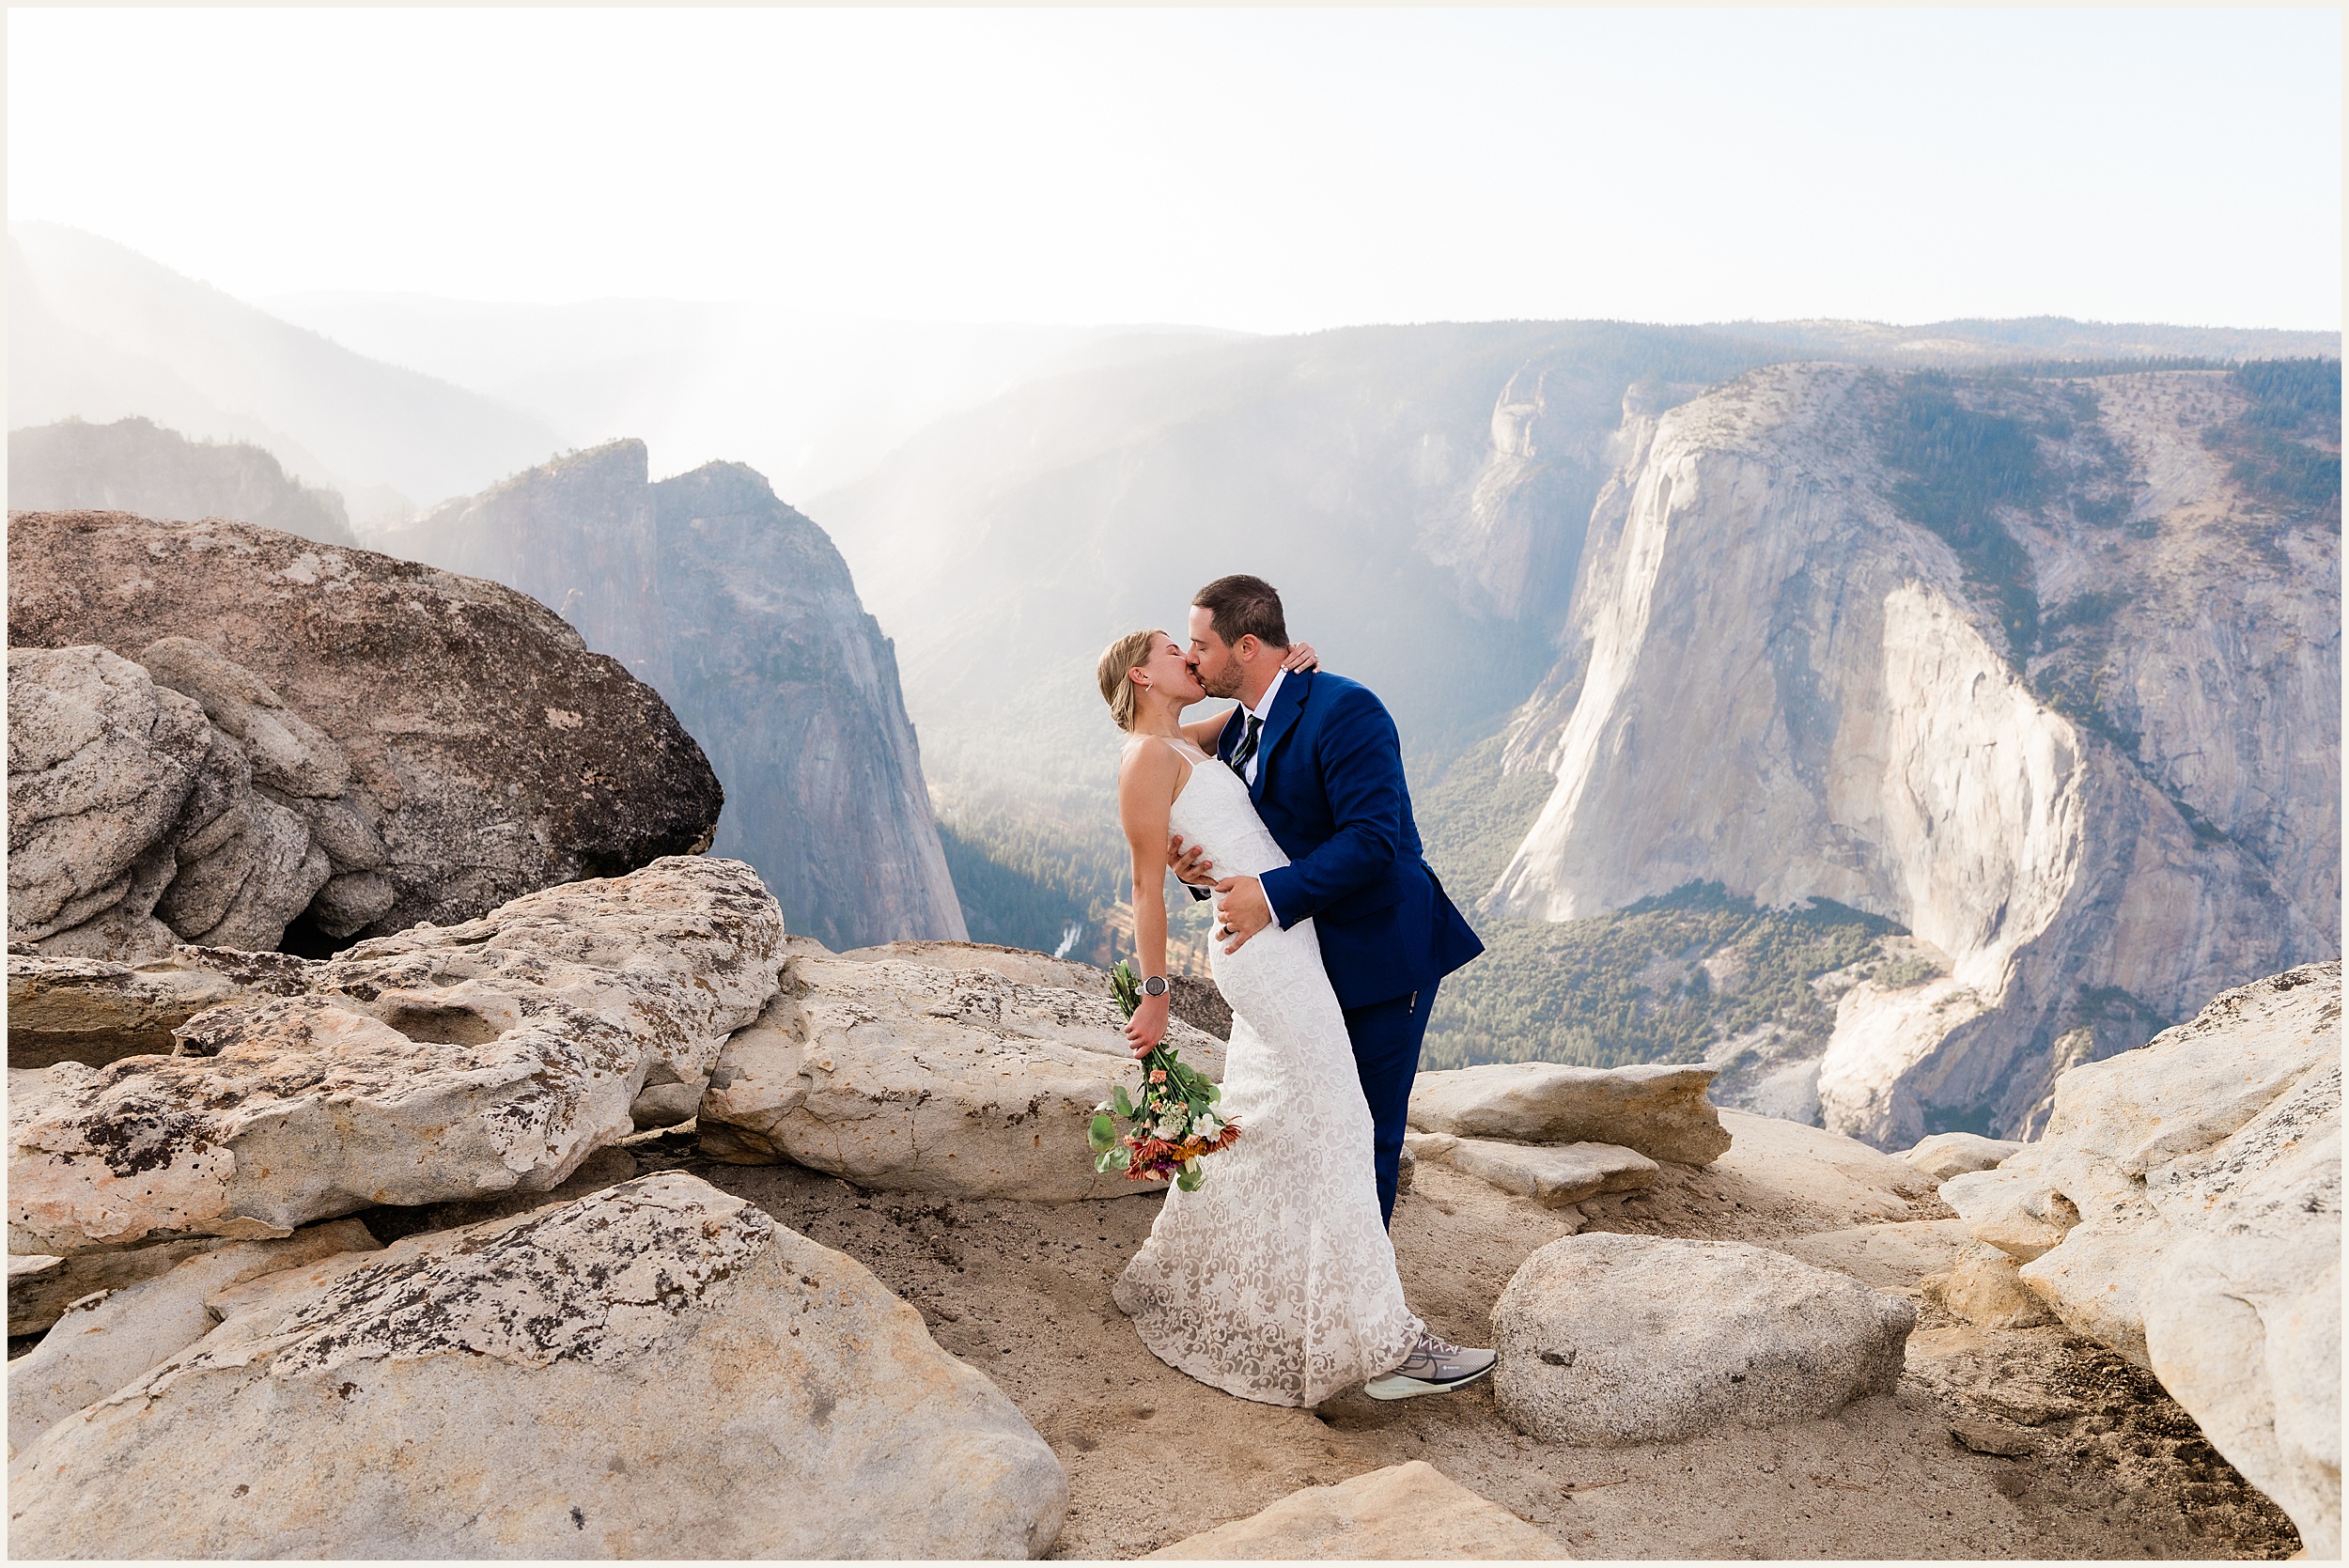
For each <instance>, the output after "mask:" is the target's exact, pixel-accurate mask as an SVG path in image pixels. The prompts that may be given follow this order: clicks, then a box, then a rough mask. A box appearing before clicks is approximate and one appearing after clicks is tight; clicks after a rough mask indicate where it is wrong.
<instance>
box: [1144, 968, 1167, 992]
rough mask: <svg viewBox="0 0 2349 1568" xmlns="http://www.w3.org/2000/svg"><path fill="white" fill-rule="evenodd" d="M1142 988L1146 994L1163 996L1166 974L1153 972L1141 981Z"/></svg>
mask: <svg viewBox="0 0 2349 1568" xmlns="http://www.w3.org/2000/svg"><path fill="white" fill-rule="evenodd" d="M1142 988H1143V992H1144V993H1146V994H1147V995H1150V996H1154V997H1159V996H1164V995H1166V976H1164V975H1162V974H1154V975H1152V976H1151V977H1150V978H1149V979H1147V980H1145V981H1143V983H1142Z"/></svg>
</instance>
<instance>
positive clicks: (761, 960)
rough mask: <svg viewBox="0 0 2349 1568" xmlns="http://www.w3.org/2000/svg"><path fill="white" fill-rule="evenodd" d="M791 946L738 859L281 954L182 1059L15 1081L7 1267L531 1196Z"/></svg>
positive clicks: (699, 1057) (128, 1061) (723, 1019)
mask: <svg viewBox="0 0 2349 1568" xmlns="http://www.w3.org/2000/svg"><path fill="white" fill-rule="evenodd" d="M783 940H784V938H783V920H782V914H781V911H780V910H778V909H777V908H776V907H775V903H774V900H773V899H772V898H771V897H770V896H769V895H768V893H767V892H766V890H765V888H764V887H763V886H761V885H760V883H759V881H758V878H757V877H756V875H755V874H754V872H752V870H751V869H750V868H749V867H748V866H746V865H743V864H742V863H741V862H735V861H713V860H708V859H703V858H699V857H683V856H678V857H672V858H670V859H667V860H663V861H660V862H655V863H654V864H653V865H651V866H648V867H646V869H645V870H643V871H641V872H637V873H634V874H632V875H631V876H629V877H615V878H612V879H610V880H605V881H593V882H582V883H573V884H568V885H567V886H564V887H561V888H552V889H548V890H546V891H544V892H542V893H536V894H532V895H529V896H527V897H524V898H521V899H517V900H515V901H514V902H513V903H511V904H509V905H507V906H506V907H505V908H501V909H499V910H497V911H496V912H495V913H493V914H491V915H490V916H488V917H485V918H483V919H481V920H477V921H471V922H467V923H466V924H461V925H457V926H419V927H417V928H415V929H414V930H412V931H408V932H403V933H401V934H400V935H399V936H397V937H394V938H389V939H379V940H375V941H369V942H363V943H361V944H359V945H358V946H357V947H354V948H352V949H350V950H349V951H348V952H347V953H346V954H345V955H343V956H341V957H339V958H336V959H334V960H331V961H325V962H316V963H306V964H305V963H303V962H302V961H300V960H290V959H283V958H280V959H277V960H276V961H275V964H274V966H273V967H272V969H273V972H272V976H271V977H270V978H271V979H272V983H273V984H275V985H276V986H278V988H280V989H291V988H292V986H293V985H294V984H295V983H296V982H297V981H298V983H299V985H300V986H301V989H300V990H299V991H298V992H297V993H296V994H292V995H282V996H273V997H248V998H246V999H244V1000H241V1001H232V1002H229V1003H226V1004H225V1005H222V1006H219V1007H214V1008H212V1009H210V1011H207V1012H204V1013H201V1014H198V1015H196V1016H195V1017H193V1018H190V1019H189V1020H188V1021H187V1022H186V1023H185V1024H183V1025H182V1026H180V1028H179V1031H178V1032H177V1034H178V1038H179V1046H180V1052H181V1053H180V1054H179V1055H175V1056H168V1057H166V1056H133V1057H127V1058H124V1059H122V1060H120V1061H117V1062H115V1063H111V1064H109V1065H107V1066H104V1067H101V1068H97V1069H94V1070H93V1069H89V1068H86V1067H84V1066H81V1065H80V1064H79V1063H67V1064H65V1066H64V1067H61V1068H54V1069H51V1070H50V1071H49V1072H47V1073H44V1074H39V1075H22V1076H23V1078H24V1079H26V1080H27V1081H26V1087H27V1090H28V1092H35V1093H32V1094H31V1097H30V1098H29V1099H28V1101H27V1104H26V1105H25V1106H24V1107H23V1113H22V1114H21V1115H12V1119H11V1126H10V1140H11V1142H10V1152H9V1163H8V1223H9V1235H10V1247H11V1250H15V1251H20V1252H25V1251H29V1252H43V1253H54V1254H57V1255H60V1256H70V1255H72V1254H76V1253H81V1252H87V1251H92V1250H102V1249H109V1248H119V1247H123V1246H127V1245H131V1244H133V1243H137V1242H141V1241H163V1240H169V1239H172V1238H174V1237H177V1236H181V1235H213V1236H229V1237H248V1238H249V1237H266V1236H279V1235H284V1234H287V1233H288V1232H289V1231H291V1230H292V1229H293V1228H294V1227H296V1226H299V1225H303V1224H306V1223H308V1222H310V1221H312V1220H316V1219H330V1218H333V1217H334V1216H336V1215H341V1214H349V1213H351V1212H353V1211H354V1210H357V1209H361V1208H366V1207H368V1206H370V1205H373V1204H377V1203H409V1204H413V1203H439V1202H446V1201H451V1200H459V1199H470V1198H478V1197H483V1196H487V1195H490V1194H492V1193H495V1192H500V1191H506V1190H509V1189H511V1190H520V1191H525V1192H527V1191H544V1190H546V1189H547V1188H551V1187H553V1186H554V1185H555V1184H556V1183H558V1182H560V1181H562V1180H563V1179H564V1177H566V1176H568V1174H569V1173H570V1172H572V1171H574V1170H576V1169H577V1168H578V1167H579V1165H580V1164H581V1162H582V1161H583V1160H584V1159H586V1157H588V1156H589V1155H591V1154H592V1153H594V1152H595V1151H596V1150H597V1149H598V1148H600V1147H602V1146H604V1145H606V1144H610V1143H614V1142H617V1141H619V1140H620V1139H621V1138H622V1137H625V1136H627V1135H628V1134H629V1133H630V1131H632V1130H633V1124H632V1122H631V1120H630V1104H631V1103H632V1102H633V1101H634V1099H635V1098H636V1096H637V1094H638V1093H639V1092H640V1091H641V1090H642V1088H643V1087H644V1083H645V1079H646V1076H647V1075H648V1074H649V1073H651V1072H653V1071H654V1070H656V1069H657V1068H658V1069H661V1070H664V1071H667V1072H670V1073H673V1074H675V1075H677V1076H678V1077H682V1078H692V1077H693V1076H695V1075H699V1076H701V1077H707V1075H708V1067H709V1064H710V1063H711V1062H712V1061H714V1060H715V1058H716V1056H717V1053H718V1050H719V1048H720V1047H721V1046H722V1045H723V1042H724V1041H725V1039H726V1037H727V1036H728V1035H729V1034H730V1033H731V1032H734V1031H735V1030H736V1029H738V1028H739V1027H741V1026H742V1025H743V1024H746V1023H748V1022H750V1021H751V1020H752V1019H753V1018H754V1017H756V1016H757V1014H758V1010H759V1008H760V1006H761V1004H762V1003H763V1002H764V1001H766V1000H767V998H768V997H769V996H770V995H771V994H772V992H773V990H774V985H775V976H776V970H777V968H778V965H779V962H780V951H781V948H782V945H783ZM196 956H197V957H201V956H203V955H196ZM279 971H283V972H279ZM68 1068H70V1069H71V1070H70V1071H68V1070H67V1069H68ZM12 1087H14V1085H13V1084H12Z"/></svg>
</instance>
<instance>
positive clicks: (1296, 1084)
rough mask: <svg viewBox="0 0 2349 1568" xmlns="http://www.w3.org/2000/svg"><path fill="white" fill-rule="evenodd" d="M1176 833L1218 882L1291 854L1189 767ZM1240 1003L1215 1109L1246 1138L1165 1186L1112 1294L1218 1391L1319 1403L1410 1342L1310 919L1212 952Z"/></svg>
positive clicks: (1366, 1113)
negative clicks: (1191, 1175)
mask: <svg viewBox="0 0 2349 1568" xmlns="http://www.w3.org/2000/svg"><path fill="white" fill-rule="evenodd" d="M1172 825H1173V827H1174V831H1176V832H1178V833H1180V834H1182V835H1183V840H1184V842H1185V843H1186V844H1194V845H1202V846H1206V848H1207V854H1208V858H1209V859H1210V860H1212V861H1213V862H1215V865H1216V868H1217V870H1218V871H1220V872H1221V873H1222V874H1224V875H1226V876H1257V875H1261V874H1262V873H1264V872H1266V871H1269V870H1271V869H1273V868H1274V867H1276V866H1282V865H1286V864H1287V863H1288V860H1287V857H1285V856H1283V854H1282V853H1281V849H1280V846H1278V845H1277V844H1275V843H1274V842H1273V840H1272V834H1271V833H1270V832H1269V831H1268V830H1267V829H1266V827H1265V825H1264V822H1263V820H1262V819H1261V818H1259V817H1258V816H1257V815H1256V809H1255V805H1254V803H1253V802H1252V800H1250V799H1249V795H1248V786H1247V785H1246V784H1243V783H1242V782H1241V781H1240V778H1239V776H1238V775H1237V773H1234V772H1233V771H1232V770H1231V769H1230V768H1226V767H1224V766H1223V765H1221V764H1220V763H1211V762H1210V763H1200V764H1195V765H1194V766H1193V768H1192V771H1191V775H1190V779H1189V781H1188V782H1187V783H1186V784H1185V786H1184V788H1183V791H1182V793H1181V794H1180V795H1178V796H1176V797H1175V810H1174V815H1173V820H1172ZM1210 953H1211V962H1212V965H1213V968H1214V972H1215V981H1216V985H1217V986H1218V987H1219V988H1220V989H1221V991H1222V993H1223V997H1224V1000H1225V1001H1228V1002H1230V1003H1231V1006H1232V1038H1231V1043H1230V1048H1229V1050H1228V1052H1227V1054H1226V1057H1225V1068H1224V1077H1223V1099H1222V1110H1223V1112H1224V1114H1225V1115H1226V1116H1228V1117H1230V1118H1232V1119H1234V1120H1236V1121H1237V1122H1238V1123H1239V1126H1240V1140H1239V1141H1238V1142H1237V1143H1235V1144H1234V1145H1232V1147H1231V1148H1229V1149H1227V1150H1225V1151H1223V1152H1222V1153H1221V1154H1218V1155H1216V1156H1214V1157H1212V1158H1211V1159H1210V1160H1209V1161H1208V1162H1207V1166H1206V1177H1207V1179H1206V1184H1205V1185H1204V1186H1202V1187H1201V1188H1200V1189H1199V1190H1198V1191H1196V1192H1179V1191H1169V1192H1168V1193H1167V1195H1166V1200H1165V1206H1164V1207H1163V1208H1162V1209H1160V1210H1159V1218H1158V1220H1157V1222H1156V1223H1155V1224H1154V1225H1153V1226H1152V1227H1151V1231H1150V1236H1149V1239H1148V1240H1147V1241H1145V1242H1144V1243H1143V1247H1142V1250H1141V1251H1140V1252H1139V1253H1137V1254H1136V1255H1135V1257H1134V1260H1133V1262H1132V1263H1131V1264H1129V1265H1128V1266H1127V1269H1126V1272H1125V1274H1124V1276H1123V1277H1122V1278H1121V1279H1120V1280H1119V1281H1118V1282H1117V1287H1116V1289H1115V1291H1114V1293H1113V1295H1114V1296H1115V1299H1116V1301H1117V1304H1118V1306H1119V1307H1120V1308H1122V1309H1123V1310H1124V1311H1125V1312H1128V1314H1130V1315H1131V1316H1132V1317H1133V1319H1134V1326H1135V1327H1136V1329H1137V1330H1138V1331H1139V1332H1140V1334H1141V1336H1142V1341H1143V1343H1144V1344H1146V1345H1148V1346H1149V1347H1150V1349H1151V1351H1152V1353H1153V1354H1155V1355H1156V1356H1157V1357H1158V1358H1159V1359H1160V1360H1162V1361H1164V1362H1165V1363H1166V1364H1167V1365H1169V1366H1171V1367H1174V1368H1175V1370H1177V1371H1179V1372H1183V1373H1187V1374H1190V1375H1191V1376H1193V1377H1196V1378H1198V1379H1199V1380H1200V1381H1201V1382H1203V1383H1206V1384H1208V1385H1210V1386H1212V1387H1214V1388H1218V1389H1222V1390H1224V1391H1225V1392H1226V1393H1232V1394H1237V1395H1238V1396H1239V1397H1241V1398H1242V1399H1252V1400H1256V1401H1259V1402H1261V1403H1263V1404H1267V1405H1318V1404H1320V1403H1321V1402H1322V1401H1323V1400H1325V1399H1328V1398H1329V1397H1330V1395H1332V1394H1334V1393H1336V1392H1338V1391H1339V1390H1340V1389H1345V1388H1347V1387H1349V1386H1350V1385H1352V1384H1355V1383H1360V1382H1361V1381H1363V1380H1365V1379H1367V1378H1371V1377H1376V1376H1377V1375H1378V1374H1381V1373H1385V1372H1389V1371H1391V1370H1392V1369H1393V1368H1394V1367H1395V1366H1396V1365H1398V1364H1399V1363H1400V1362H1401V1361H1402V1360H1403V1359H1404V1358H1406V1357H1407V1356H1408V1355H1409V1354H1410V1352H1411V1349H1412V1347H1413V1345H1415V1344H1416V1343H1418V1340H1419V1335H1420V1331H1421V1324H1420V1321H1419V1319H1418V1318H1416V1317H1414V1316H1412V1315H1411V1312H1410V1311H1409V1310H1408V1308H1406V1307H1405V1306H1404V1304H1403V1282H1402V1281H1401V1279H1400V1278H1399V1277H1397V1275H1396V1273H1395V1265H1394V1246H1393V1243H1392V1242H1391V1241H1390V1240H1389V1239H1388V1236H1387V1230H1386V1226H1385V1225H1384V1224H1383V1223H1381V1222H1380V1220H1379V1218H1378V1191H1377V1177H1376V1174H1375V1172H1374V1167H1373V1164H1372V1154H1371V1119H1370V1106H1369V1103H1368V1102H1367V1101H1366V1100H1364V1099H1363V1097H1362V1087H1361V1078H1360V1076H1359V1075H1358V1073H1357V1071H1356V1069H1355V1065H1354V1050H1353V1047H1352V1046H1351V1045H1350V1044H1349V1043H1348V1042H1347V1040H1346V1018H1345V1016H1344V1014H1343V1013H1342V1012H1341V1011H1340V1010H1339V1007H1338V999H1337V995H1336V993H1335V992H1333V991H1332V990H1331V989H1330V979H1329V976H1328V975H1327V974H1326V973H1325V972H1324V971H1323V970H1322V966H1321V948H1320V946H1319V944H1318V942H1317V941H1316V940H1315V936H1314V928H1313V923H1312V922H1311V921H1300V922H1299V923H1298V924H1296V925H1294V926H1292V927H1291V928H1289V929H1288V930H1286V931H1283V930H1282V929H1280V928H1279V927H1278V926H1277V925H1276V926H1269V927H1267V928H1266V929H1265V930H1263V931H1261V932H1259V933H1257V934H1256V935H1255V936H1254V937H1252V938H1250V939H1249V940H1248V943H1247V945H1246V946H1244V947H1242V948H1241V949H1240V950H1239V951H1238V952H1237V953H1236V954H1233V955H1230V956H1228V957H1227V956H1225V955H1224V954H1223V953H1222V951H1221V948H1211V949H1210Z"/></svg>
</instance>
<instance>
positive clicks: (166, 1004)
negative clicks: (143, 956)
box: [8, 953, 239, 1069]
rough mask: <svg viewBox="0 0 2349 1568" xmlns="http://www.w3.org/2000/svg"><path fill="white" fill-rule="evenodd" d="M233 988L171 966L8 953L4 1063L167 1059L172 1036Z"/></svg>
mask: <svg viewBox="0 0 2349 1568" xmlns="http://www.w3.org/2000/svg"><path fill="white" fill-rule="evenodd" d="M238 994H239V991H238V987H237V986H233V985H231V984H230V983H229V982H228V981H227V980H226V978H225V977H223V976H221V975H219V974H216V973H213V972H211V971H210V970H202V969H195V968H190V967H187V966H184V965H181V964H179V963H176V962H167V963H162V964H158V965H156V966H154V967H152V968H146V967H142V968H139V969H132V968H131V967H130V966H129V965H126V964H117V963H112V962H108V961H107V960H104V959H99V958H55V957H47V956H37V955H30V954H18V953H11V954H10V955H8V1065H9V1066H11V1067H15V1068H20V1069H26V1068H33V1069H37V1068H41V1067H49V1066H54V1065H55V1064H56V1063H60V1062H81V1063H86V1064H88V1065H90V1066H103V1065H104V1064H105V1063H109V1062H113V1061H116V1060H117V1059H118V1058H121V1057H125V1056H139V1055H168V1054H169V1053H170V1050H171V1032H172V1031H173V1030H175V1029H177V1028H179V1026H180V1025H181V1024H183V1023H186V1022H187V1021H188V1020H189V1019H190V1018H192V1017H195V1015H197V1014H198V1013H201V1012H203V1011H204V1010H205V1009H207V1008H210V1007H217V1006H219V1005H220V1004H221V1003H222V1002H224V1001H231V1000H233V999H234V998H235V997H236V996H237V995H238Z"/></svg>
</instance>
